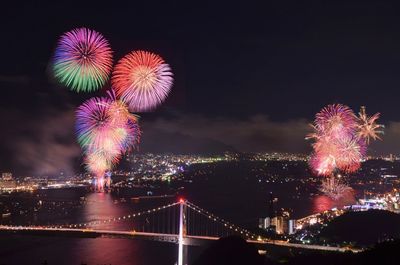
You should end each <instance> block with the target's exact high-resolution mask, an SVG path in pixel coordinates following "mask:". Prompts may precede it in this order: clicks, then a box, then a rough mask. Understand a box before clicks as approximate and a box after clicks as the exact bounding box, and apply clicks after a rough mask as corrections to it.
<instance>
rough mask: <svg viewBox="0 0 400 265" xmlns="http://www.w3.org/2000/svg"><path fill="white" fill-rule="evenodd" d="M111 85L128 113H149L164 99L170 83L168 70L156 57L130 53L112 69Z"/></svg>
mask: <svg viewBox="0 0 400 265" xmlns="http://www.w3.org/2000/svg"><path fill="white" fill-rule="evenodd" d="M111 82H112V86H113V88H114V89H115V91H116V94H117V96H118V97H119V98H121V100H123V101H124V102H126V103H127V104H128V105H129V109H130V111H132V112H143V111H149V110H152V109H154V108H155V107H157V105H159V104H161V103H162V102H163V101H164V100H165V99H166V97H167V96H168V94H169V92H170V90H171V86H172V83H173V78H172V72H171V68H170V67H169V65H168V64H166V63H165V62H164V60H163V59H162V58H161V57H160V56H159V55H156V54H153V53H150V52H146V51H133V52H131V53H129V54H128V55H126V56H125V57H123V58H122V59H121V60H120V61H119V62H118V64H117V65H116V66H115V69H114V71H113V76H112V79H111Z"/></svg>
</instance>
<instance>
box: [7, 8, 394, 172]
mask: <svg viewBox="0 0 400 265" xmlns="http://www.w3.org/2000/svg"><path fill="white" fill-rule="evenodd" d="M13 2H15V1H13ZM82 2H83V1H80V2H77V3H73V2H71V1H52V2H49V3H46V4H45V3H44V2H42V3H41V4H26V5H25V4H23V3H21V2H19V3H14V5H15V6H2V15H1V17H0V22H1V23H0V25H1V32H2V34H1V36H2V37H1V42H0V47H1V48H0V53H1V56H0V58H1V63H0V86H1V91H2V93H1V97H0V100H1V107H0V121H1V124H2V126H1V128H2V129H1V130H0V134H1V139H2V145H1V148H0V170H2V171H5V170H10V171H13V172H18V173H20V174H52V173H55V172H59V171H60V170H64V171H68V172H73V171H74V170H75V168H76V164H78V165H79V163H80V162H79V161H80V150H79V147H78V146H77V144H76V143H75V136H74V109H75V108H76V107H77V106H79V104H81V103H82V102H83V101H84V100H85V99H88V98H90V97H92V96H96V95H102V94H104V93H105V90H106V89H107V88H109V84H107V85H106V86H105V87H104V89H103V90H102V91H99V92H96V93H90V94H76V93H74V92H71V91H69V90H68V89H67V88H65V87H63V86H61V85H59V84H57V82H56V81H55V80H54V79H53V78H52V71H51V57H52V54H53V52H54V48H55V45H56V43H57V39H58V37H59V36H60V35H61V34H62V33H64V32H66V31H68V30H71V29H73V28H75V27H82V26H85V27H88V28H92V29H95V30H96V31H99V32H101V33H102V34H103V35H104V36H105V37H106V38H107V39H108V40H109V42H110V44H111V46H112V49H113V50H114V60H118V59H120V58H121V57H122V56H123V55H124V54H126V53H128V52H129V51H131V50H135V49H145V50H149V51H153V52H156V53H158V54H160V55H161V56H162V57H163V58H164V59H165V60H166V61H167V62H168V63H169V64H170V65H171V67H172V69H173V72H174V75H175V77H174V78H175V84H174V86H173V89H172V93H171V94H170V96H169V98H168V99H167V101H166V102H165V104H163V105H162V106H161V107H160V108H158V109H157V110H156V111H154V112H153V113H144V114H140V115H141V125H142V130H143V137H142V143H141V145H140V152H174V153H193V152H195V153H217V152H222V151H225V150H233V151H245V152H254V151H287V152H304V153H306V152H309V151H310V147H309V143H308V142H306V141H305V140H304V136H305V134H306V133H307V132H308V131H309V126H308V123H309V122H310V121H312V119H313V117H314V115H315V113H316V112H318V111H319V110H320V109H321V108H322V107H323V106H325V105H327V104H330V103H343V104H347V105H349V106H350V107H351V108H352V109H353V110H354V111H358V109H359V107H360V106H361V105H365V106H367V112H369V113H370V114H373V113H375V112H381V114H382V119H381V122H382V123H384V124H385V125H386V136H385V137H384V141H383V142H376V143H374V144H373V145H372V146H371V148H370V152H371V153H372V154H387V153H399V152H398V150H399V147H400V144H399V141H398V139H400V116H399V110H398V109H399V108H400V107H398V104H397V103H398V101H399V96H400V92H399V87H400V74H399V73H400V17H399V16H398V12H396V11H398V10H397V9H396V7H395V6H392V5H391V4H388V3H385V2H384V1H373V2H371V1H354V2H353V1H345V2H346V3H345V4H343V3H342V4H340V3H338V2H340V1H331V2H332V3H329V4H328V3H322V2H325V1H297V3H296V1H285V0H283V1H271V2H272V3H271V4H265V3H264V4H263V5H256V4H252V3H251V1H243V2H242V3H238V4H234V3H232V2H236V1H231V2H225V3H222V1H219V2H220V3H219V4H217V3H214V2H217V1H210V3H209V4H207V3H206V1H182V2H184V4H182V3H180V2H172V1H160V2H155V1H140V2H136V1H129V3H130V4H126V3H125V4H122V3H120V4H118V3H116V2H117V1H108V2H107V4H102V3H101V2H100V1H98V2H97V3H96V4H84V3H82ZM114 2H115V3H114ZM265 2H267V1H265ZM268 2H269V1H268ZM300 2H307V4H304V3H300Z"/></svg>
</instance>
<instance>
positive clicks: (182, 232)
mask: <svg viewBox="0 0 400 265" xmlns="http://www.w3.org/2000/svg"><path fill="white" fill-rule="evenodd" d="M186 233H187V230H186V201H185V200H184V199H182V198H181V199H179V235H178V265H187V264H186V260H187V259H186V256H187V255H184V254H187V253H186V248H185V249H184V238H185V237H186ZM184 252H185V253H184ZM184 257H185V258H184Z"/></svg>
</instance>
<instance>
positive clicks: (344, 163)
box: [307, 104, 365, 176]
mask: <svg viewBox="0 0 400 265" xmlns="http://www.w3.org/2000/svg"><path fill="white" fill-rule="evenodd" d="M312 128H313V130H314V132H313V133H311V134H309V135H308V136H307V139H313V140H314V141H315V142H314V143H313V144H312V146H313V149H314V153H313V155H312V157H311V160H310V166H311V168H312V169H313V171H314V172H316V173H317V174H318V175H323V176H328V175H331V174H332V173H333V172H334V171H335V170H342V171H345V172H354V171H356V170H357V169H358V168H359V167H360V162H361V159H362V158H363V156H364V155H365V144H364V141H360V140H359V138H358V137H356V128H357V120H356V117H355V115H354V113H353V111H352V110H351V109H350V108H349V107H347V106H345V105H341V104H335V105H328V106H327V107H325V108H323V109H322V110H321V111H320V112H319V113H318V114H317V115H316V119H315V122H314V124H313V125H312Z"/></svg>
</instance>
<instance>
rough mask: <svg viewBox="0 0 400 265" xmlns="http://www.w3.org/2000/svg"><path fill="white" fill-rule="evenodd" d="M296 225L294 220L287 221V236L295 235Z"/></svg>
mask: <svg viewBox="0 0 400 265" xmlns="http://www.w3.org/2000/svg"><path fill="white" fill-rule="evenodd" d="M296 225H297V222H296V220H294V219H290V220H289V225H288V234H289V235H292V234H294V233H296Z"/></svg>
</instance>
